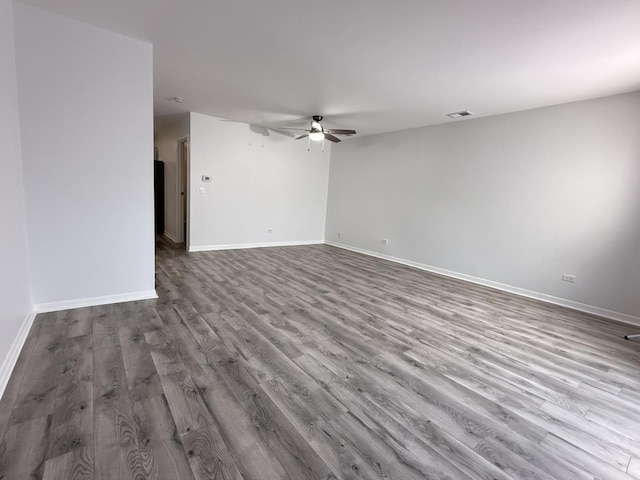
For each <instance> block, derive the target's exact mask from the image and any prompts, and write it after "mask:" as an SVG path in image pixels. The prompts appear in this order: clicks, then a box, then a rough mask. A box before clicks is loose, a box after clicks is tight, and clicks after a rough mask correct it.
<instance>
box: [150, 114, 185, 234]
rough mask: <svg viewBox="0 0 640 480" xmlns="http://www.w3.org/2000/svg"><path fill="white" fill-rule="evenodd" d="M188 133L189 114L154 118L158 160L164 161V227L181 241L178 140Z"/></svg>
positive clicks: (167, 232)
mask: <svg viewBox="0 0 640 480" xmlns="http://www.w3.org/2000/svg"><path fill="white" fill-rule="evenodd" d="M188 135H189V114H188V113H183V114H178V115H167V116H164V117H156V118H155V144H156V146H157V147H158V160H162V161H163V162H164V229H165V233H166V234H168V235H169V236H170V237H171V238H172V239H174V240H176V241H178V242H181V241H184V239H183V238H182V228H180V226H179V225H178V222H179V221H180V218H178V215H177V213H178V209H179V208H180V204H179V200H178V199H179V197H178V193H179V192H180V189H179V185H178V183H177V182H178V158H179V145H178V141H179V140H180V139H182V138H184V137H186V136H188Z"/></svg>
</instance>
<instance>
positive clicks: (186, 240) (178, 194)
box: [176, 135, 191, 252]
mask: <svg viewBox="0 0 640 480" xmlns="http://www.w3.org/2000/svg"><path fill="white" fill-rule="evenodd" d="M184 142H187V191H186V192H185V194H184V200H183V196H182V195H181V193H182V171H183V168H182V164H183V162H184V159H183V158H182V144H183V143H184ZM177 148H178V168H177V172H176V173H177V175H176V181H177V185H176V197H177V198H176V219H177V220H178V225H177V227H178V228H177V229H176V232H177V234H178V235H177V238H178V240H179V241H180V242H181V243H182V242H184V247H185V250H187V252H188V251H189V240H190V239H189V237H190V235H189V230H190V229H191V222H190V220H191V218H190V217H191V210H190V203H191V201H190V200H191V199H190V195H191V182H190V179H191V143H190V140H189V135H186V136H184V137H181V138H179V139H178V144H177ZM183 201H184V202H186V211H187V218H186V219H185V218H184V214H183V212H184V211H185V209H184V208H183V203H182V202H183ZM185 222H186V224H187V231H186V238H183V237H184V236H185V235H184V233H183V229H182V224H183V223H185Z"/></svg>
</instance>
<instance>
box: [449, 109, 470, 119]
mask: <svg viewBox="0 0 640 480" xmlns="http://www.w3.org/2000/svg"><path fill="white" fill-rule="evenodd" d="M471 115H473V112H470V111H469V110H462V111H461V112H453V113H447V117H451V118H462V117H469V116H471Z"/></svg>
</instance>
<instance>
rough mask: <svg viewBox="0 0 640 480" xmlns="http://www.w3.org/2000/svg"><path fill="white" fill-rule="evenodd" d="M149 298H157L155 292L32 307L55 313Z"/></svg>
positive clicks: (147, 291) (41, 311)
mask: <svg viewBox="0 0 640 480" xmlns="http://www.w3.org/2000/svg"><path fill="white" fill-rule="evenodd" d="M150 298H158V294H157V293H156V291H155V290H146V291H142V292H131V293H122V294H118V295H105V296H103V297H89V298H77V299H75V300H63V301H61V302H50V303H38V304H36V305H34V307H33V309H34V310H35V311H36V312H37V313H43V312H57V311H58V310H71V309H74V308H83V307H94V306H96V305H108V304H111V303H122V302H135V301H136V300H148V299H150Z"/></svg>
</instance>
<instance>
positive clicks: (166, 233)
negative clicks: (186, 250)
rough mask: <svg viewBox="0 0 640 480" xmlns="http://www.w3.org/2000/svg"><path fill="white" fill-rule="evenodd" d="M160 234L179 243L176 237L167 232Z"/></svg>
mask: <svg viewBox="0 0 640 480" xmlns="http://www.w3.org/2000/svg"><path fill="white" fill-rule="evenodd" d="M162 235H164V236H165V237H167V238H168V239H169V240H171V241H172V242H173V243H180V242H178V240H177V239H176V237H174V236H173V235H171V234H170V233H169V232H164V233H163V234H162Z"/></svg>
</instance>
